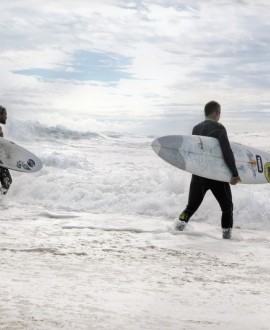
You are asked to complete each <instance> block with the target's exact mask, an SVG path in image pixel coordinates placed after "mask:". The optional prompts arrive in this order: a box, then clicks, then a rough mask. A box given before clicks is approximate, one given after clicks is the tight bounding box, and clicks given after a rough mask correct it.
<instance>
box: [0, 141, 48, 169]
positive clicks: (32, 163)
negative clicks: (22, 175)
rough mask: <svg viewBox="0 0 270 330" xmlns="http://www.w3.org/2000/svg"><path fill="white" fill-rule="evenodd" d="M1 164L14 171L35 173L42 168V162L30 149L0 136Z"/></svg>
mask: <svg viewBox="0 0 270 330" xmlns="http://www.w3.org/2000/svg"><path fill="white" fill-rule="evenodd" d="M0 166H2V167H5V168H8V169H11V170H14V171H19V172H26V173H33V172H37V171H39V170H40V169H41V168H42V162H41V160H40V159H39V158H38V157H37V156H35V155H34V154H32V153H31V152H30V151H28V150H26V149H24V148H22V147H20V146H18V145H17V144H15V143H14V142H11V141H8V140H6V139H4V138H1V137H0Z"/></svg>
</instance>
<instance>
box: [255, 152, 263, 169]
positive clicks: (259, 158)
mask: <svg viewBox="0 0 270 330" xmlns="http://www.w3.org/2000/svg"><path fill="white" fill-rule="evenodd" d="M256 161H257V167H258V172H259V173H263V162H262V157H261V156H259V155H256Z"/></svg>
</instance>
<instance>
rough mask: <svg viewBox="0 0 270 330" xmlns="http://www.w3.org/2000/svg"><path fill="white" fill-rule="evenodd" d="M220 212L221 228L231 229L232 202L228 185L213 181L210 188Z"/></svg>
mask: <svg viewBox="0 0 270 330" xmlns="http://www.w3.org/2000/svg"><path fill="white" fill-rule="evenodd" d="M210 189H211V191H212V193H213V194H214V196H215V197H216V199H217V201H218V203H219V205H220V208H221V210H222V217H221V227H222V228H226V229H227V228H232V227H233V202H232V192H231V187H230V185H229V183H227V182H219V181H213V184H212V185H211V187H210Z"/></svg>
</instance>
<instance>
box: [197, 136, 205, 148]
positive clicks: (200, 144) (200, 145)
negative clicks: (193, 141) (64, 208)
mask: <svg viewBox="0 0 270 330" xmlns="http://www.w3.org/2000/svg"><path fill="white" fill-rule="evenodd" d="M199 140H200V142H199V143H198V146H199V148H200V149H201V150H202V151H204V149H203V142H202V139H201V138H199Z"/></svg>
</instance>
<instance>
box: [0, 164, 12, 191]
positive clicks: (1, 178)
mask: <svg viewBox="0 0 270 330" xmlns="http://www.w3.org/2000/svg"><path fill="white" fill-rule="evenodd" d="M0 182H1V185H2V187H1V188H0V193H1V194H3V195H5V194H6V193H7V192H8V190H9V187H10V185H11V183H12V178H11V175H10V173H9V170H8V169H7V168H4V167H0Z"/></svg>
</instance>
